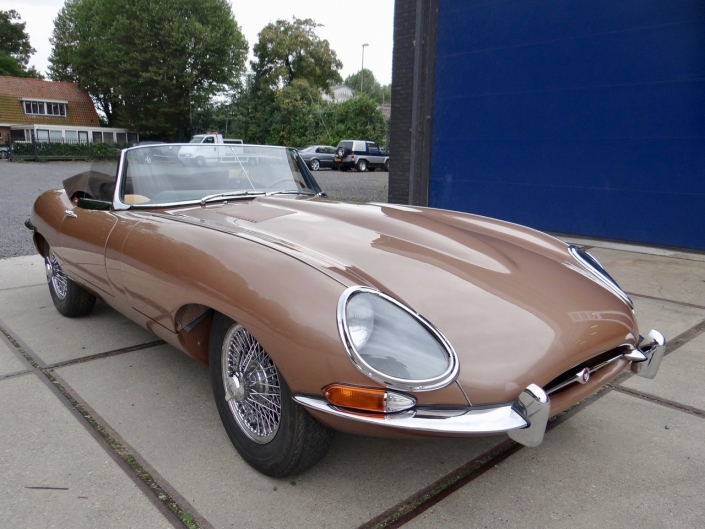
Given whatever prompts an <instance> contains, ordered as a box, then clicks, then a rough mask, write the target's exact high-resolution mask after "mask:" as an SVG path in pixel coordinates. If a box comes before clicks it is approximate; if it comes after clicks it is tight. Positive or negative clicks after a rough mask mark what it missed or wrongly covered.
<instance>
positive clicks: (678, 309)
mask: <svg viewBox="0 0 705 529" xmlns="http://www.w3.org/2000/svg"><path fill="white" fill-rule="evenodd" d="M632 301H634V309H635V310H636V320H637V323H638V324H639V332H640V333H641V334H642V336H646V334H647V333H648V332H649V331H650V330H651V329H656V330H657V331H659V332H660V333H661V334H663V335H664V336H665V337H666V340H672V339H673V338H675V337H676V336H678V335H679V334H681V333H683V332H685V331H687V330H688V329H690V328H692V327H694V326H695V325H697V324H698V323H700V322H701V321H703V320H705V309H696V308H693V307H687V306H683V305H678V304H677V303H669V302H667V301H658V300H655V299H646V298H640V297H637V296H633V297H632Z"/></svg>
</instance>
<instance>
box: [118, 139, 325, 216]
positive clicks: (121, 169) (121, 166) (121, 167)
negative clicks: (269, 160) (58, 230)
mask: <svg viewBox="0 0 705 529" xmlns="http://www.w3.org/2000/svg"><path fill="white" fill-rule="evenodd" d="M194 145H196V144H193V143H164V144H160V145H157V147H169V146H172V147H173V146H176V147H179V148H180V147H182V146H189V147H193V146H194ZM222 146H223V147H232V146H233V145H230V144H226V143H224V144H222ZM154 147H155V145H135V146H133V147H128V148H126V149H122V150H121V151H120V158H119V161H118V168H117V176H116V179H115V191H114V192H113V204H112V208H113V210H118V211H124V210H128V209H131V210H141V209H161V208H170V207H178V206H189V205H198V204H200V201H201V197H199V198H194V199H191V200H182V201H178V202H162V203H160V204H126V203H125V202H123V201H122V198H121V195H122V187H123V183H124V181H125V171H126V169H127V167H126V157H127V154H128V153H129V152H131V151H135V150H138V149H146V148H154ZM237 147H257V148H266V149H283V150H286V151H293V152H295V153H296V156H297V157H298V161H297V165H298V167H299V170H300V171H302V172H304V171H305V173H304V174H305V177H307V178H306V179H308V180H310V182H312V183H313V184H315V188H314V189H312V190H311V191H313V193H320V192H321V188H320V186H319V185H318V182H316V179H315V178H314V177H313V175H312V174H311V172H310V171H309V170H308V167H307V166H306V163H305V162H303V160H301V155H300V154H299V152H298V150H297V149H295V148H293V147H283V146H280V145H253V144H238V145H237ZM307 183H308V182H307ZM265 194H266V193H265ZM302 194H303V195H306V196H308V195H309V193H302ZM262 196H264V195H262ZM252 197H253V198H255V197H256V195H252ZM224 200H225V198H224Z"/></svg>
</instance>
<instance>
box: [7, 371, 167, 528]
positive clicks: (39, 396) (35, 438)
mask: <svg viewBox="0 0 705 529" xmlns="http://www.w3.org/2000/svg"><path fill="white" fill-rule="evenodd" d="M40 376H41V375H40ZM0 476H2V479H1V480H0V520H2V523H1V525H2V526H3V527H66V528H68V527H70V528H93V527H101V528H109V527H115V528H125V527H134V528H143V527H150V528H151V527H155V528H157V527H165V528H166V527H173V526H172V525H171V524H170V523H169V522H168V521H167V520H166V518H164V517H163V515H162V514H161V513H160V512H159V511H158V510H157V508H156V507H155V506H154V505H153V504H152V503H151V502H150V501H149V500H148V499H147V498H146V497H145V496H144V494H142V492H141V491H140V490H139V489H138V488H137V486H136V485H135V484H134V482H132V480H131V479H130V478H129V477H128V476H127V475H126V474H125V473H124V472H123V471H122V470H121V469H120V468H119V467H118V465H117V464H116V463H115V462H114V461H113V460H112V459H111V458H110V457H109V456H108V455H107V454H106V452H105V451H104V450H103V449H102V448H101V447H100V446H99V445H98V443H97V442H96V441H95V439H93V437H91V435H90V434H89V433H88V432H87V431H86V430H85V428H84V427H83V426H82V425H80V424H79V423H78V421H77V420H76V418H75V417H73V416H72V415H71V413H70V412H69V410H68V409H67V408H66V407H65V406H64V405H63V404H61V402H59V400H58V398H57V397H56V396H55V395H53V394H52V392H51V391H50V390H49V388H47V386H46V385H45V384H44V383H43V382H42V381H41V380H39V378H38V376H37V375H25V376H21V377H16V378H9V379H5V380H2V381H0ZM28 487H61V488H66V489H68V490H48V489H30V488H28Z"/></svg>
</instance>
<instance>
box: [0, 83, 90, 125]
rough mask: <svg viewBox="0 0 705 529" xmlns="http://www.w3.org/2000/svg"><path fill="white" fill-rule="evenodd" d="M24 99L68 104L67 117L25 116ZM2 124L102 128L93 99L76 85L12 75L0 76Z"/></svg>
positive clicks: (0, 114) (0, 121) (0, 117)
mask: <svg viewBox="0 0 705 529" xmlns="http://www.w3.org/2000/svg"><path fill="white" fill-rule="evenodd" d="M21 97H23V98H28V99H31V98H36V99H49V100H54V101H68V105H66V117H63V118H61V117H51V116H36V115H28V114H25V112H24V109H23V108H22V102H21V101H20V99H19V98H21ZM0 123H17V124H20V123H26V124H28V125H31V124H47V125H72V126H82V125H83V126H89V127H99V126H100V121H99V119H98V113H97V112H96V111H95V106H94V105H93V101H92V100H91V98H90V96H89V95H88V94H87V93H86V92H83V91H81V90H79V89H78V86H76V85H75V84H74V83H64V82H54V81H42V80H41V79H26V78H24V77H8V76H0Z"/></svg>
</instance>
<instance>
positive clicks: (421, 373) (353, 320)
mask: <svg viewBox="0 0 705 529" xmlns="http://www.w3.org/2000/svg"><path fill="white" fill-rule="evenodd" d="M338 327H339V329H340V334H341V338H342V340H343V343H344V345H345V349H346V351H347V353H348V356H349V357H350V359H351V360H352V362H353V364H354V365H355V366H356V367H357V368H358V369H359V370H360V371H361V372H363V373H364V374H365V375H367V376H368V377H370V378H372V379H373V380H375V381H377V382H380V383H382V384H385V385H386V386H388V387H392V388H397V389H402V390H411V391H428V390H432V389H438V388H441V387H444V386H446V385H448V384H450V383H452V382H453V381H454V380H455V378H456V377H457V374H458V359H457V357H456V355H455V352H454V351H453V348H452V347H451V346H450V344H449V343H448V341H447V340H446V339H445V337H443V335H442V334H441V333H440V332H439V331H438V329H436V328H435V327H434V326H433V325H431V323H429V322H428V321H427V320H425V319H424V318H423V317H421V316H420V315H419V314H417V313H416V312H414V311H413V310H411V309H409V308H408V307H406V306H405V305H403V304H402V303H400V302H398V301H397V300H395V299H394V298H391V297H390V296H387V295H386V294H383V293H381V292H379V291H377V290H374V289H372V288H368V287H351V288H349V289H347V290H346V291H345V292H344V293H343V295H342V296H341V298H340V301H339V303H338Z"/></svg>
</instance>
